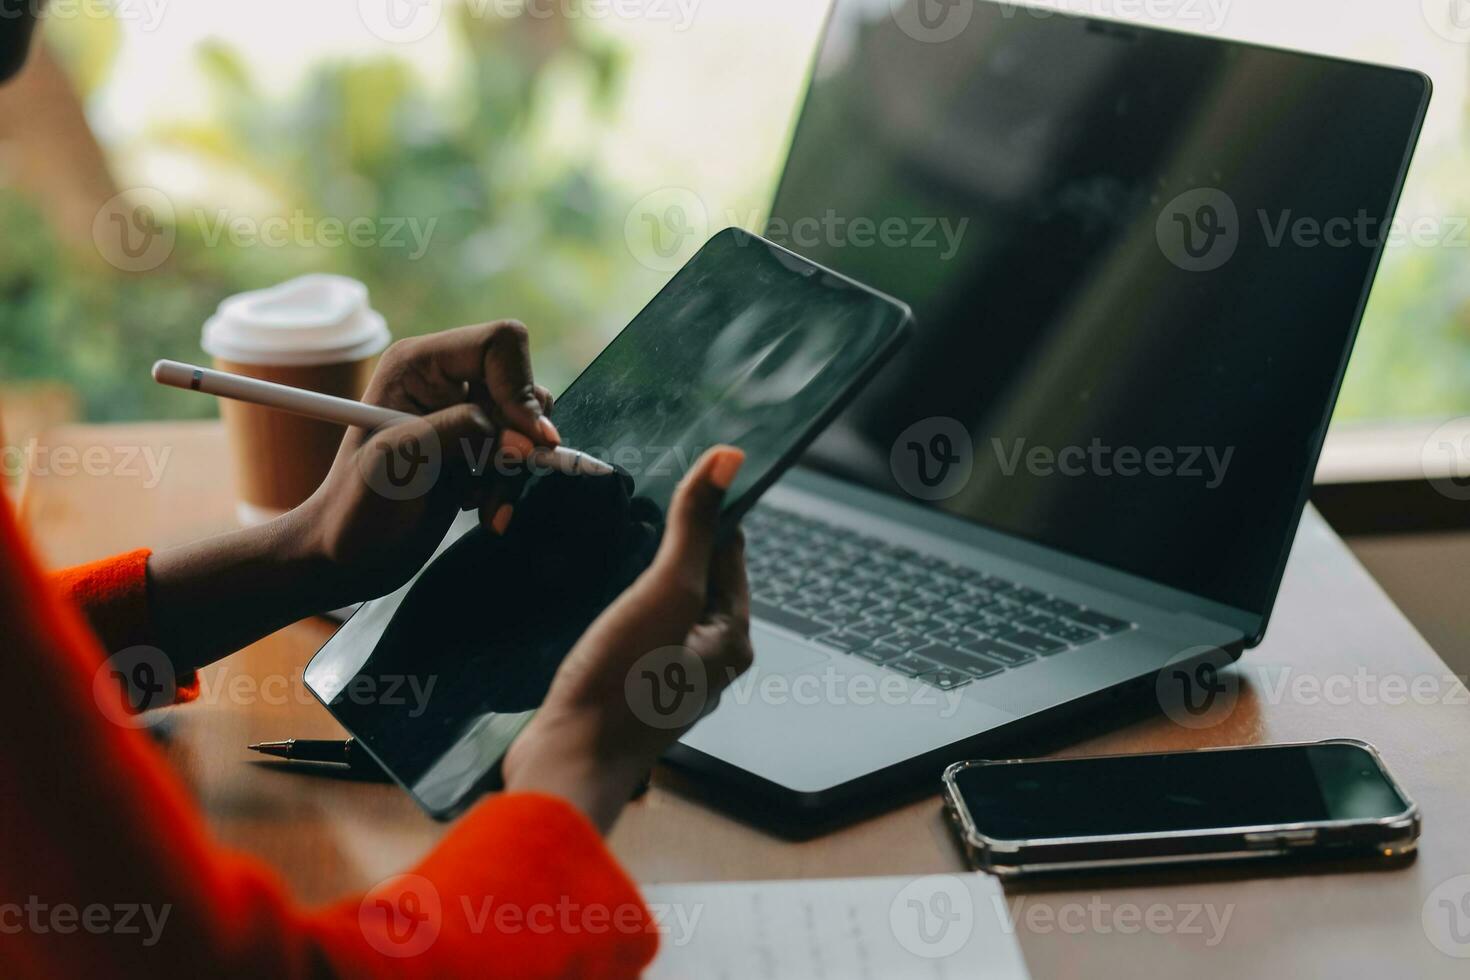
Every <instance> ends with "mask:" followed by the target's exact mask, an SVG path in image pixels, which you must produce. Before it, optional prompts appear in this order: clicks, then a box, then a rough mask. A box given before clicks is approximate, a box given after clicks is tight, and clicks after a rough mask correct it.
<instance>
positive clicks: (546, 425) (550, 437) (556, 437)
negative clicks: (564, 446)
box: [541, 415, 561, 446]
mask: <svg viewBox="0 0 1470 980" xmlns="http://www.w3.org/2000/svg"><path fill="white" fill-rule="evenodd" d="M541 438H542V439H544V440H545V441H547V442H549V443H551V444H552V445H553V446H559V445H561V433H560V432H557V431H556V426H555V425H554V424H552V421H551V419H549V418H547V417H546V416H544V415H543V416H541Z"/></svg>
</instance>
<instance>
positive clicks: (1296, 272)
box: [767, 0, 1428, 615]
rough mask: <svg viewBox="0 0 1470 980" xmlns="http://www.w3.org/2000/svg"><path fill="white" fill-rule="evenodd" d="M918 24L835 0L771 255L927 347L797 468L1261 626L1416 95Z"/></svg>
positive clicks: (1097, 43) (987, 18)
mask: <svg viewBox="0 0 1470 980" xmlns="http://www.w3.org/2000/svg"><path fill="white" fill-rule="evenodd" d="M920 2H922V3H926V4H930V6H931V7H935V8H937V9H939V10H940V11H941V12H943V11H949V12H950V13H951V14H955V13H959V12H963V11H971V13H970V14H969V15H968V17H967V18H965V19H964V23H963V25H962V26H961V27H960V29H958V30H955V29H954V25H945V24H943V23H939V22H938V21H936V20H935V19H934V18H933V17H928V18H918V17H917V14H918V12H917V11H915V10H914V9H911V8H906V7H904V6H903V5H902V4H898V6H897V10H896V12H895V6H894V4H891V3H890V2H888V0H881V2H873V0H839V2H838V3H837V5H836V9H835V11H834V13H833V15H832V20H831V23H830V24H829V26H828V30H827V33H826V36H825V39H824V42H823V45H822V48H821V50H820V52H819V55H818V60H817V64H816V68H815V73H814V78H813V82H812V88H811V91H810V94H809V96H808V99H807V103H806V105H805V107H804V109H803V111H802V115H801V118H800V122H799V125H798V128H797V131H796V135H795V138H794V142H793V145H792V148H791V153H790V159H789V162H788V163H787V167H786V171H785V174H784V176H783V178H782V181H781V185H780V189H779V191H778V193H777V196H776V200H775V203H774V206H773V209H772V216H771V220H770V223H769V225H768V228H767V235H768V236H769V237H770V238H772V239H773V240H775V241H778V242H781V243H782V244H784V245H787V246H788V247H790V248H792V249H793V250H795V251H797V252H799V253H802V254H804V255H807V256H809V257H811V258H813V259H815V260H816V261H818V262H821V263H824V264H826V265H829V266H831V267H833V268H835V269H837V270H839V271H841V272H843V273H845V274H847V275H849V276H852V277H854V278H856V279H858V280H860V281H862V282H866V283H869V284H871V285H872V286H874V287H875V288H877V289H880V290H882V291H884V292H887V293H891V294H892V295H894V296H896V297H898V298H899V299H902V300H904V301H906V302H907V303H909V304H910V305H911V306H912V307H913V309H914V314H915V317H916V318H917V329H916V331H915V333H914V335H913V337H912V339H911V340H910V342H909V344H908V345H907V347H906V348H905V349H904V350H902V351H900V352H899V354H898V356H897V357H896V358H895V360H894V361H893V362H892V363H891V364H889V365H888V366H887V367H886V368H885V369H884V370H883V372H882V373H881V374H880V375H879V376H878V378H877V379H876V380H875V381H874V382H873V383H872V384H871V385H870V387H869V388H868V390H867V391H865V392H864V394H863V395H862V396H861V397H860V398H859V399H858V401H857V402H856V403H855V404H854V405H853V406H852V407H851V408H849V409H848V410H847V411H846V412H845V413H844V414H843V415H842V417H841V418H840V419H839V421H838V422H836V423H835V424H834V425H833V426H832V427H831V428H830V429H829V430H828V431H827V432H826V433H825V434H824V435H823V437H822V438H821V439H820V440H819V441H818V443H817V444H816V445H815V447H814V448H813V449H812V450H811V451H810V453H809V455H808V457H807V460H806V461H807V462H808V463H809V464H811V465H815V466H817V467H818V468H820V469H823V470H826V471H828V472H831V473H835V474H837V475H839V476H842V477H846V478H849V479H852V480H855V481H857V482H859V483H862V484H865V485H867V486H870V487H873V488H877V489H879V490H882V491H885V492H888V493H891V494H896V495H899V496H902V497H905V498H908V499H912V500H917V501H921V502H923V503H925V504H927V505H930V506H933V507H938V508H942V509H944V510H946V511H949V512H951V513H953V514H957V515H960V516H962V517H964V518H967V519H969V520H971V521H974V522H977V523H979V524H982V525H985V526H987V527H990V528H993V529H997V530H1000V531H1003V532H1006V533H1009V534H1012V535H1016V536H1019V537H1021V538H1024V539H1027V540H1030V541H1033V542H1037V543H1040V544H1043V545H1047V546H1050V547H1052V548H1055V549H1058V550H1060V551H1063V552H1066V553H1069V554H1072V555H1076V556H1079V557H1083V558H1087V559H1090V560H1092V561H1095V562H1099V563H1102V564H1104V565H1107V566H1110V567H1113V568H1116V569H1120V570H1122V571H1125V572H1129V573H1132V574H1134V575H1137V576H1141V577H1143V578H1145V579H1149V580H1151V581H1155V582H1159V583H1162V584H1165V585H1168V586H1172V587H1174V588H1177V589H1181V590H1184V591H1187V592H1189V593H1193V594H1195V595H1200V596H1204V597H1206V598H1209V599H1213V600H1215V601H1218V602H1221V603H1224V604H1226V605H1229V606H1232V607H1235V608H1237V609H1243V610H1246V611H1249V612H1253V613H1260V614H1262V615H1264V614H1265V612H1266V611H1267V609H1268V608H1269V606H1270V604H1271V600H1272V598H1273V597H1274V595H1275V590H1276V588H1277V585H1278V583H1279V581H1280V573H1281V570H1282V568H1283V567H1284V562H1285V554H1286V549H1287V547H1288V546H1289V544H1290V539H1291V537H1292V535H1293V533H1294V529H1295V527H1296V522H1297V520H1298V518H1299V517H1300V513H1301V508H1302V506H1303V504H1304V502H1305V494H1306V490H1307V488H1308V484H1309V480H1310V478H1311V474H1312V470H1313V468H1314V467H1315V463H1316V457H1317V454H1318V452H1319V450H1320V446H1321V440H1322V438H1323V436H1324V434H1325V427H1326V424H1327V420H1328V418H1329V417H1330V414H1331V409H1332V405H1333V402H1334V400H1335V398H1336V394H1337V389H1338V386H1339V384H1340V382H1341V377H1342V371H1343V369H1344V367H1345V365H1346V360H1347V355H1348V352H1349V350H1350V348H1351V345H1352V338H1353V335H1354V333H1355V331H1356V327H1357V324H1358V321H1359V319H1360V317H1361V311H1362V306H1363V304H1364V302H1365V300H1366V294H1367V289H1368V286H1369V285H1370V283H1371V279H1372V274H1373V271H1374V269H1375V267H1376V262H1377V256H1378V253H1379V251H1380V249H1381V246H1382V244H1383V242H1384V241H1385V240H1391V239H1392V238H1393V236H1394V235H1396V234H1398V233H1400V232H1401V229H1399V228H1397V227H1396V226H1394V227H1391V226H1390V219H1391V218H1392V215H1393V205H1394V202H1395V200H1396V197H1397V192H1398V188H1399V186H1400V184H1401V181H1402V174H1403V171H1404V169H1405V168H1406V165H1407V160H1408V156H1409V153H1410V151H1411V149H1412V145H1413V142H1414V139H1415V137H1416V135H1417V131H1418V126H1419V121H1420V119H1421V116H1422V113H1423V109H1424V105H1425V103H1426V102H1427V97H1428V92H1427V82H1426V81H1425V80H1424V79H1423V78H1422V76H1419V75H1416V74H1414V73H1411V72H1405V71H1399V70H1395V69H1387V68H1379V67H1373V66H1364V65H1359V64H1353V63H1348V62H1343V61H1337V60H1332V59H1326V58H1320V57H1312V56H1306V55H1300V54H1294V53H1288V52H1282V51H1275V50H1268V49H1264V48H1257V47H1252V46H1248V45H1242V44H1237V43H1230V42H1223V41H1219V40H1216V39H1211V38H1205V37H1195V36H1188V35H1181V34H1174V33H1166V32H1160V31H1151V30H1143V29H1135V28H1132V27H1121V26H1118V25H1107V24H1103V23H1100V22H1097V21H1089V20H1084V19H1080V18H1075V17H1070V16H1063V15H1059V14H1056V13H1054V12H1051V11H1041V12H1036V11H1028V10H1027V9H1026V8H1022V7H1017V6H1015V5H1013V4H990V3H983V2H975V3H970V2H961V3H958V4H949V5H947V6H946V5H935V4H932V2H931V0H920ZM930 12H931V13H932V12H933V11H930ZM1042 14H1044V16H1042ZM916 18H917V19H916ZM936 24H938V26H937V27H936Z"/></svg>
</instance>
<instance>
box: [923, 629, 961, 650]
mask: <svg viewBox="0 0 1470 980" xmlns="http://www.w3.org/2000/svg"><path fill="white" fill-rule="evenodd" d="M968 639H970V636H969V634H968V633H966V632H965V631H964V630H962V629H947V630H937V631H935V632H933V633H930V634H929V642H930V643H942V644H944V645H945V646H950V647H953V646H959V645H960V644H961V643H964V642H965V641H966V640H968Z"/></svg>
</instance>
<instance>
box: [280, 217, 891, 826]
mask: <svg viewBox="0 0 1470 980" xmlns="http://www.w3.org/2000/svg"><path fill="white" fill-rule="evenodd" d="M907 321H908V312H907V310H906V308H904V307H903V306H902V305H901V304H898V303H896V302H894V301H893V300H890V299H888V298H887V297H884V296H882V295H880V294H878V293H875V292H872V291H870V290H868V289H866V288H864V287H862V286H859V285H857V284H855V283H853V282H851V281H850V280H847V279H843V278H842V277H840V276H837V275H834V274H832V273H829V272H828V271H826V270H824V269H822V268H821V267H819V266H816V265H813V264H812V263H810V262H807V261H805V260H802V259H799V258H796V257H795V256H793V255H791V254H790V253H789V252H786V251H785V250H784V249H781V248H779V247H777V246H774V245H771V244H770V243H768V242H765V241H763V240H761V239H759V238H756V237H755V236H752V235H749V234H746V233H744V232H740V231H737V230H733V229H732V230H727V231H724V232H721V233H720V234H718V235H716V236H715V237H714V238H713V239H711V240H710V241H709V242H708V243H707V244H706V245H705V246H704V248H702V249H701V250H700V252H699V253H698V254H697V255H696V256H695V257H694V258H693V259H692V260H690V262H689V264H688V265H686V266H685V267H684V268H683V269H682V270H680V272H679V273H677V274H676V275H675V276H674V278H673V279H672V280H671V281H670V282H669V283H668V285H667V286H665V287H664V289H663V290H661V291H660V292H659V294H658V295H657V296H656V297H655V298H654V299H653V301H652V302H651V303H650V304H649V305H648V306H647V307H646V308H645V309H644V310H643V311H642V312H641V313H639V315H638V316H637V317H636V318H635V319H634V320H633V322H632V323H631V324H629V326H628V327H627V328H626V329H625V330H624V331H623V332H622V333H620V334H619V335H618V336H617V337H616V338H615V339H614V340H613V342H612V343H611V344H609V345H608V347H607V348H606V349H605V350H604V351H603V352H602V353H601V354H600V355H599V356H598V357H597V359H596V360H595V361H594V362H593V363H592V365H591V366H590V367H588V369H587V370H586V371H585V372H584V373H583V374H582V375H581V376H580V377H579V378H578V379H577V380H576V381H575V382H574V383H573V384H572V385H571V387H570V388H568V390H567V391H566V392H565V393H564V394H563V395H562V396H561V397H560V398H558V399H557V403H556V406H555V408H554V409H553V413H552V417H553V418H554V419H555V421H556V423H557V427H558V429H559V430H560V431H561V434H562V438H563V441H564V443H565V444H566V445H568V446H571V447H573V448H576V449H580V450H583V451H585V452H588V453H591V454H593V455H595V456H598V457H599V458H601V459H603V460H605V461H607V462H609V463H612V464H613V465H614V466H615V467H617V468H618V469H619V471H620V472H619V473H618V474H617V475H615V476H607V477H588V476H566V475H562V474H554V473H550V474H548V473H542V474H536V475H534V476H533V477H532V479H531V480H530V482H529V483H528V485H527V487H526V491H525V494H524V495H523V497H522V499H521V501H520V502H519V503H518V504H517V507H516V512H515V519H514V520H513V521H512V522H511V525H510V528H509V529H508V531H507V533H506V534H505V535H504V536H503V537H500V536H497V535H495V534H493V533H491V532H489V531H487V530H486V529H484V528H483V527H481V526H479V524H478V521H477V519H476V517H475V515H474V514H467V515H462V516H461V517H460V518H459V519H458V520H457V521H456V522H455V524H454V526H453V527H452V528H451V529H450V531H449V533H448V534H447V535H446V537H445V541H444V544H442V545H441V546H440V549H439V550H438V552H436V554H435V555H434V557H433V558H432V559H430V561H429V562H428V563H427V564H426V565H425V566H424V568H423V569H421V570H420V571H419V573H418V574H417V575H416V576H414V578H413V579H412V580H411V581H410V582H409V583H408V584H406V585H405V586H404V587H403V588H401V589H399V590H398V591H397V592H395V593H393V594H392V595H389V596H386V597H384V598H382V599H377V600H374V601H372V602H368V603H366V604H365V605H364V606H363V607H362V609H361V610H359V612H358V613H357V614H356V615H355V616H353V618H352V619H351V620H349V621H348V622H347V623H346V624H345V625H344V626H343V627H342V629H341V630H340V631H338V633H337V635H336V636H335V637H333V638H332V640H331V641H329V642H328V643H327V645H326V646H324V647H323V648H322V650H321V651H320V652H319V653H318V654H317V655H316V657H314V658H313V659H312V662H311V663H310V664H309V665H308V667H307V671H306V681H307V686H308V687H309V688H310V689H311V690H312V692H313V693H314V694H315V695H316V696H317V697H318V698H320V699H321V700H322V701H323V703H325V704H326V705H328V707H329V708H330V709H331V711H332V713H333V714H334V716H336V718H337V719H338V720H339V721H340V722H341V723H342V724H343V725H344V726H345V727H346V728H347V729H348V730H349V731H350V732H351V733H352V734H353V735H354V736H355V737H356V738H357V739H358V741H359V742H360V743H361V744H362V745H363V746H364V747H365V748H366V749H367V751H368V752H369V753H370V754H371V755H373V756H374V757H375V758H376V759H377V760H378V761H379V762H380V763H381V764H382V765H383V766H384V768H385V769H387V770H388V771H389V772H390V774H392V775H393V776H394V778H395V779H397V780H398V781H399V782H400V783H402V784H403V785H404V786H405V787H406V788H408V789H409V791H410V792H411V793H413V795H414V796H415V798H416V799H417V800H418V801H419V802H420V804H421V805H423V806H424V807H425V809H427V810H428V811H429V812H430V813H432V814H434V815H435V816H440V817H445V816H449V815H451V814H452V813H454V812H457V810H458V809H459V808H461V807H462V806H463V805H465V804H466V803H468V802H470V801H471V800H472V799H473V798H474V797H475V796H477V795H478V793H479V792H480V791H483V789H485V788H488V787H489V786H491V785H493V783H494V777H495V771H496V768H497V766H498V763H499V761H500V758H501V756H502V755H503V754H504V752H505V750H506V749H507V748H508V747H509V745H510V743H511V741H512V740H513V739H514V738H515V736H516V734H518V733H519V732H520V730H521V729H522V728H523V727H524V726H525V725H526V723H527V722H529V721H530V718H531V715H532V713H533V711H534V709H535V708H536V707H537V706H538V705H539V704H540V702H541V699H542V698H543V697H544V695H545V692H546V689H547V686H548V685H549V684H550V682H551V679H552V677H553V676H554V674H555V672H556V669H557V667H558V666H559V665H560V663H561V660H562V658H563V657H564V656H565V655H566V653H567V651H568V650H570V649H571V647H572V645H573V644H574V643H575V642H576V640H577V638H578V637H579V636H580V635H581V634H582V632H583V631H584V630H585V628H586V626H587V625H588V624H589V623H590V622H591V621H592V620H593V619H594V618H595V617H596V615H597V614H598V613H599V612H601V610H602V609H603V608H605V607H606V605H607V603H608V602H610V601H611V600H612V599H613V598H614V597H616V596H617V595H618V594H619V593H620V592H621V591H622V590H623V589H624V588H626V587H627V585H628V584H629V583H631V581H632V580H633V579H634V578H636V576H637V575H638V574H639V573H640V572H641V571H642V570H643V569H644V568H645V567H646V566H647V563H648V561H649V560H650V559H651V557H652V555H653V552H654V550H655V549H656V548H657V544H658V541H659V538H660V536H661V533H662V527H663V515H664V512H665V510H666V508H667V506H668V503H669V500H670V498H671V497H672V494H673V491H674V487H675V485H676V484H677V482H678V481H679V479H680V478H681V477H682V476H683V475H684V473H685V472H687V471H688V469H689V467H690V466H692V464H693V463H694V461H695V460H696V459H698V457H699V456H700V454H701V453H702V452H703V451H704V450H706V449H708V448H709V447H711V446H713V445H716V444H719V443H728V444H731V445H735V446H738V447H739V448H741V449H742V450H744V451H745V453H746V463H745V466H744V467H743V468H742V469H741V472H740V475H739V477H738V478H737V480H736V482H735V484H734V485H733V486H732V487H731V489H730V492H729V495H728V497H727V499H726V504H725V511H726V515H727V518H728V519H729V520H730V521H733V520H735V519H738V517H739V515H740V514H741V513H743V512H744V510H745V509H747V508H748V507H749V506H750V505H751V504H752V503H753V502H754V501H755V499H756V498H757V497H758V496H759V494H760V493H761V492H762V491H763V490H764V489H765V488H766V487H768V486H769V485H770V484H771V483H772V482H774V481H775V479H776V478H777V477H779V476H780V475H781V473H782V472H783V471H784V470H785V468H786V467H787V466H789V465H790V463H791V461H793V460H794V459H795V458H796V457H797V456H798V455H799V454H800V453H801V451H802V450H803V449H804V448H805V447H806V445H807V444H808V443H809V442H810V440H811V439H812V438H814V437H815V436H816V433H817V432H818V431H819V430H820V429H821V427H822V426H823V425H824V424H826V422H827V421H829V420H830V419H831V418H832V417H833V416H834V415H835V414H836V412H838V411H839V410H840V409H841V407H842V406H843V405H844V404H845V403H846V400H847V399H848V397H850V396H851V394H852V393H853V392H854V391H855V390H856V389H857V388H858V387H859V386H860V385H861V383H862V382H863V381H865V380H866V379H867V378H868V377H870V376H871V375H872V373H873V372H874V371H876V370H877V368H878V367H879V366H880V365H881V364H882V363H883V361H884V360H886V358H887V356H888V355H889V354H890V353H891V352H892V351H893V350H894V349H895V347H896V345H897V343H898V342H899V341H900V339H901V338H902V337H903V335H904V332H905V328H906V325H907Z"/></svg>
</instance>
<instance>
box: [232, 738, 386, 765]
mask: <svg viewBox="0 0 1470 980" xmlns="http://www.w3.org/2000/svg"><path fill="white" fill-rule="evenodd" d="M249 748H250V751H252V752H259V753H261V754H262V755H268V756H272V757H273V758H277V759H285V760H286V761H287V762H304V763H308V764H311V765H321V766H338V767H345V768H348V769H352V770H354V771H360V772H373V771H374V770H376V769H377V768H378V765H377V763H375V762H373V760H372V759H371V758H370V757H368V755H367V754H366V753H364V752H363V751H362V750H360V749H359V748H358V747H357V740H356V739H351V738H349V739H345V740H344V739H335V738H288V739H286V740H285V741H282V742H256V743H255V744H254V745H251V746H249Z"/></svg>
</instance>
